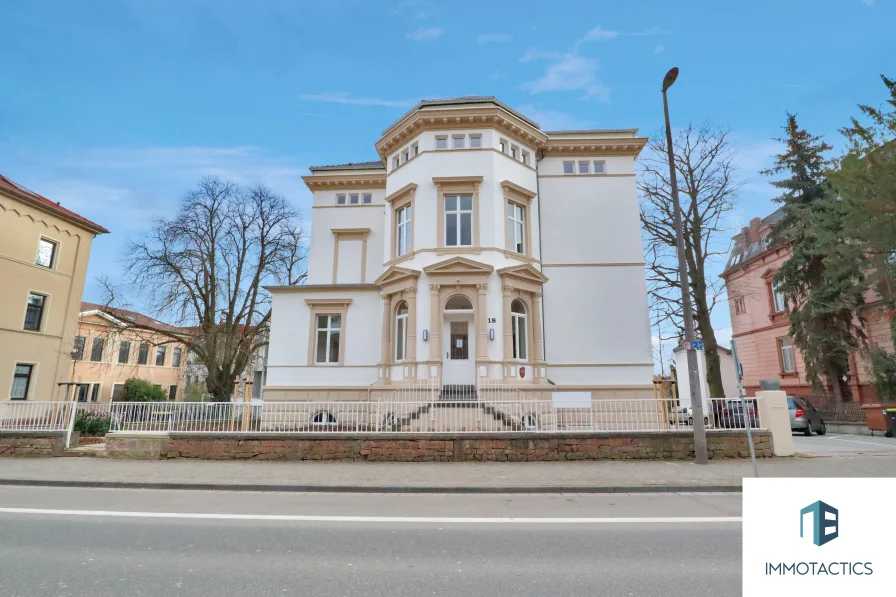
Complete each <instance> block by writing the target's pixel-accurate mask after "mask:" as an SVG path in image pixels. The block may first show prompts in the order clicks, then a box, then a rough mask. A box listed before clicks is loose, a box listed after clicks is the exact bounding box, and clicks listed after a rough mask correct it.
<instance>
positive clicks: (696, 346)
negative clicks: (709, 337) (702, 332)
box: [691, 340, 703, 350]
mask: <svg viewBox="0 0 896 597" xmlns="http://www.w3.org/2000/svg"><path fill="white" fill-rule="evenodd" d="M691 350H703V341H702V340H694V341H693V342H691Z"/></svg>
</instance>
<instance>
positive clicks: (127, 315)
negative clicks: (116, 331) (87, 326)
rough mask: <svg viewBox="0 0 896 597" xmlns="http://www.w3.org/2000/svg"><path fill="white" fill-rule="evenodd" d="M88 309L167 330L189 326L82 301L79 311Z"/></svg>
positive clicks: (121, 319) (184, 329)
mask: <svg viewBox="0 0 896 597" xmlns="http://www.w3.org/2000/svg"><path fill="white" fill-rule="evenodd" d="M89 311H100V312H102V313H105V314H107V315H111V316H112V317H114V318H115V319H118V320H119V321H125V322H129V323H133V324H135V325H138V326H141V327H149V328H155V329H158V330H164V331H167V332H187V331H188V330H189V328H179V327H176V326H173V325H168V324H167V323H165V322H162V321H159V320H157V319H153V318H152V317H148V316H146V315H143V314H142V313H137V312H136V311H128V310H127V309H116V308H115V307H109V306H107V305H100V304H98V303H88V302H82V303H81V313H87V312H89Z"/></svg>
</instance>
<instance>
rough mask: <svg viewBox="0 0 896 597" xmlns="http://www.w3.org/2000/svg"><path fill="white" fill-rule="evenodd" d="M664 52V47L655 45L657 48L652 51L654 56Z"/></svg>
mask: <svg viewBox="0 0 896 597" xmlns="http://www.w3.org/2000/svg"><path fill="white" fill-rule="evenodd" d="M665 51H666V46H664V45H663V44H657V46H656V47H655V48H654V49H653V53H654V54H661V53H663V52H665Z"/></svg>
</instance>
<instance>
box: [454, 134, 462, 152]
mask: <svg viewBox="0 0 896 597" xmlns="http://www.w3.org/2000/svg"><path fill="white" fill-rule="evenodd" d="M451 143H452V144H451V147H453V148H454V149H463V148H464V136H463V135H454V136H453V137H451Z"/></svg>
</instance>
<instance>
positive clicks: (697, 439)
mask: <svg viewBox="0 0 896 597" xmlns="http://www.w3.org/2000/svg"><path fill="white" fill-rule="evenodd" d="M677 78H678V67H675V68H673V69H672V70H670V71H669V72H668V73H666V76H665V78H664V79H663V113H664V114H665V116H666V149H667V150H668V152H669V182H670V184H671V185H672V209H673V210H674V212H675V217H674V220H675V240H676V244H677V245H678V283H679V285H680V286H681V308H682V311H684V339H685V344H686V346H685V350H686V351H687V357H688V380H689V382H690V383H689V385H690V388H691V409H692V410H693V413H694V455H695V457H696V460H697V464H706V463H707V462H708V456H707V453H706V427H705V426H704V425H703V400H702V399H701V396H700V387H701V385H702V384H701V383H700V370H699V366H698V364H697V351H696V350H694V346H693V342H694V312H693V311H692V310H691V292H690V290H689V288H690V285H689V282H688V262H687V259H685V249H684V231H683V228H682V223H681V204H680V203H679V201H678V181H677V179H676V176H675V153H674V152H673V149H672V126H671V125H670V124H669V101H668V99H666V91H668V90H669V88H670V87H672V84H673V83H674V82H675V79H677Z"/></svg>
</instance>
